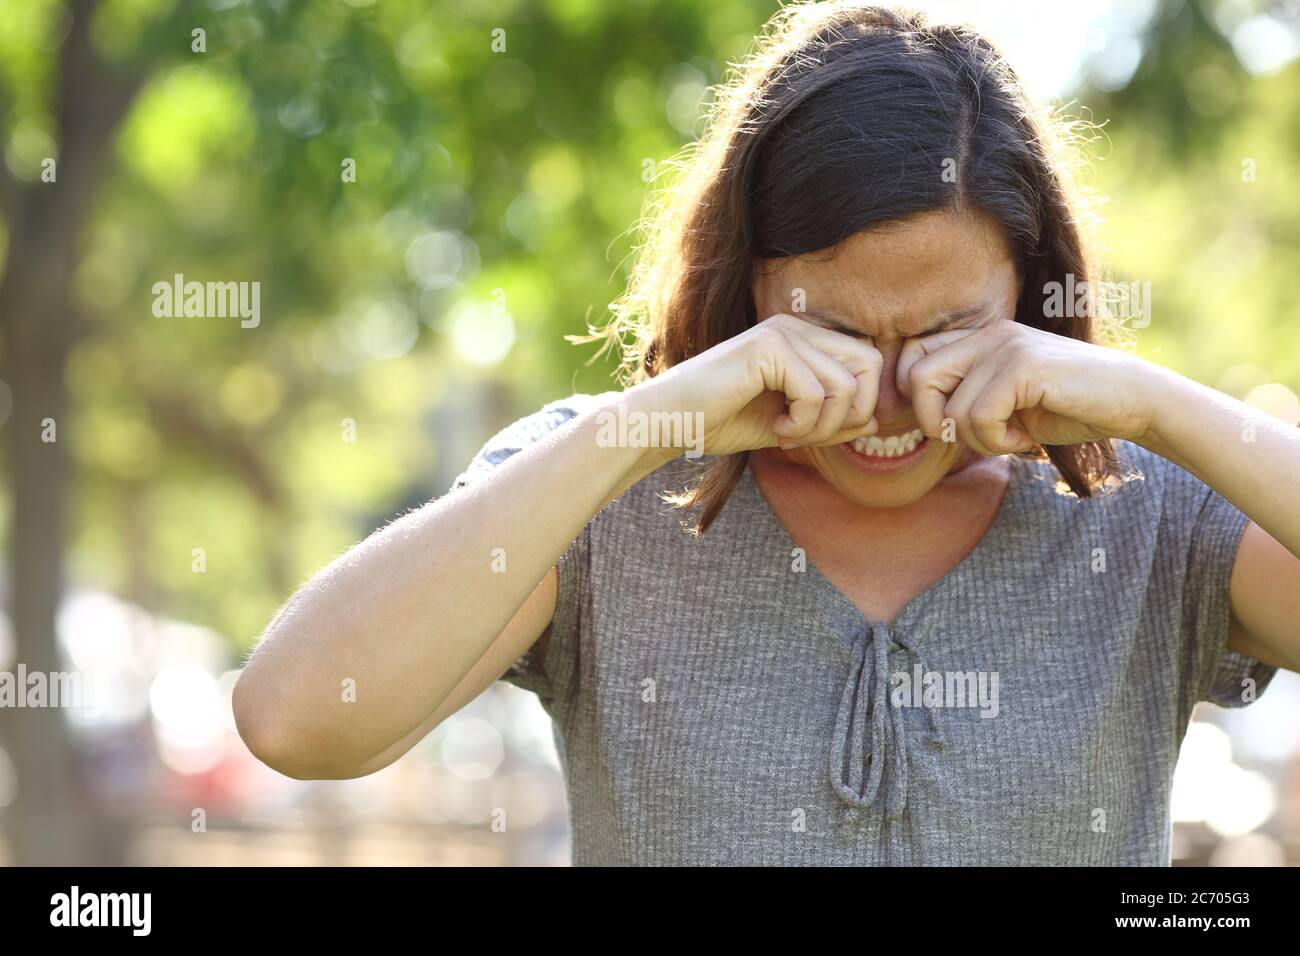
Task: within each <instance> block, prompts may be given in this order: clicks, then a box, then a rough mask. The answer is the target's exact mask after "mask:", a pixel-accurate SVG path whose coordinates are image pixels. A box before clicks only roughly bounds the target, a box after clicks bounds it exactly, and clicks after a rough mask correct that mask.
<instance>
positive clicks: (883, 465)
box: [812, 439, 961, 508]
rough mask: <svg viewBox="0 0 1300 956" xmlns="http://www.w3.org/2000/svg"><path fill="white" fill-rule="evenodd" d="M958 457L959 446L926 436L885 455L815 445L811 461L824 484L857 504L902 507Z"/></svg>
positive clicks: (928, 487)
mask: <svg viewBox="0 0 1300 956" xmlns="http://www.w3.org/2000/svg"><path fill="white" fill-rule="evenodd" d="M960 459H961V450H960V446H958V445H952V444H944V443H942V442H937V441H930V440H928V439H926V440H924V441H922V442H920V443H919V444H918V445H917V447H915V448H914V449H911V450H910V451H903V450H901V449H900V450H899V452H898V453H897V454H896V455H893V456H888V457H886V456H881V455H872V454H864V453H863V452H862V451H860V450H858V449H855V448H854V447H852V446H851V445H847V444H845V445H835V446H832V447H830V448H819V449H817V450H816V457H815V460H814V461H813V462H812V464H813V465H814V467H815V468H816V469H817V471H818V472H819V473H820V474H821V476H822V477H823V478H824V479H825V480H826V481H827V483H828V484H830V485H831V486H832V487H833V488H834V489H835V490H836V491H838V492H839V493H840V494H841V495H842V496H843V497H845V498H846V499H848V500H849V501H851V502H853V503H854V504H856V505H859V506H860V507H863V508H902V507H905V506H906V505H910V504H915V503H916V502H917V501H919V500H920V499H922V498H924V497H925V496H926V494H928V493H929V492H930V490H931V489H933V488H934V486H935V485H937V484H938V483H939V482H940V481H941V480H942V479H943V478H944V476H945V475H947V474H948V472H949V471H951V470H952V468H953V467H954V466H955V465H956V464H957V463H958V461H960Z"/></svg>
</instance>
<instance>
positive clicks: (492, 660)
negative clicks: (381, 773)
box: [359, 568, 560, 776]
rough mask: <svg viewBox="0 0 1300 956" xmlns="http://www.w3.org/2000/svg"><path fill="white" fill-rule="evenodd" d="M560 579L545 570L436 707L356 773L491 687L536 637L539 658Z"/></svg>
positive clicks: (386, 758)
mask: <svg viewBox="0 0 1300 956" xmlns="http://www.w3.org/2000/svg"><path fill="white" fill-rule="evenodd" d="M559 579H560V577H559V571H558V570H557V569H556V568H551V570H549V571H548V572H546V576H545V577H544V578H542V580H541V581H540V582H538V584H537V587H535V588H533V591H532V593H531V594H529V595H528V597H527V598H525V599H524V603H523V604H521V605H520V606H519V610H518V611H516V612H515V616H514V617H512V618H511V619H510V622H509V623H508V624H507V625H506V626H505V629H504V630H503V631H502V632H501V633H500V634H499V635H498V636H497V638H496V640H494V641H493V642H492V643H491V644H489V645H488V649H487V650H486V651H484V652H483V656H482V657H480V658H479V659H478V661H477V662H476V663H475V664H474V666H473V667H471V668H470V669H469V672H468V673H467V674H466V675H465V676H464V677H462V678H461V681H460V683H459V684H457V685H456V687H455V688H454V689H453V690H452V692H451V693H450V694H448V695H447V699H446V700H444V701H443V702H442V704H441V705H440V706H439V707H438V709H437V710H435V711H434V712H433V713H432V714H430V715H429V717H428V719H426V720H425V721H424V723H422V724H420V726H418V727H416V728H415V729H414V730H412V731H411V732H410V733H408V734H407V735H406V736H404V737H403V738H402V739H401V740H399V741H397V742H396V743H395V744H393V745H392V746H391V747H389V748H387V749H386V750H384V751H382V752H380V753H378V754H376V755H375V757H374V758H373V759H372V760H370V761H369V762H368V763H367V765H366V767H365V769H364V770H363V771H362V772H361V774H359V776H361V775H364V774H368V773H374V772H375V771H376V770H380V769H382V768H384V767H387V766H388V765H389V764H390V763H392V762H393V761H395V760H397V759H398V758H399V757H401V756H402V755H403V754H405V753H406V752H407V751H408V750H410V749H411V748H412V747H414V746H415V745H416V744H418V743H419V742H420V741H421V740H423V739H424V738H425V737H426V736H427V735H428V734H429V732H430V731H432V730H433V729H434V728H435V727H437V726H438V725H439V724H440V723H442V722H443V721H444V720H446V719H447V718H448V717H450V716H451V715H452V714H454V713H456V711H458V710H460V709H461V708H462V707H464V706H465V705H466V704H468V703H469V702H470V701H472V700H473V699H474V698H475V697H477V696H478V695H479V694H481V693H483V691H485V690H487V689H488V688H489V687H491V686H492V684H493V683H495V682H496V681H497V679H499V678H500V677H501V675H503V674H504V673H505V672H506V670H507V669H508V668H509V667H510V665H511V664H513V663H514V662H515V661H516V660H518V659H519V658H520V657H521V656H522V655H523V654H524V652H525V651H527V650H528V649H529V648H530V647H532V646H533V645H534V644H535V643H537V642H538V640H539V639H540V640H541V641H542V642H543V644H542V645H540V648H539V655H538V656H539V660H540V657H541V655H542V654H544V653H545V643H544V642H545V640H546V636H547V631H546V629H547V626H548V625H549V624H550V623H551V618H552V617H554V615H555V605H556V598H557V596H558V594H559Z"/></svg>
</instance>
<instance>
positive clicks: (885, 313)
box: [755, 211, 1019, 339]
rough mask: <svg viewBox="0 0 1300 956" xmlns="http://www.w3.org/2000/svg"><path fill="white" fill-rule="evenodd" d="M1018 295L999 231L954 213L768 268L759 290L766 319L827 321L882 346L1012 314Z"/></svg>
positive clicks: (894, 226) (918, 219)
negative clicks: (792, 315) (798, 315)
mask: <svg viewBox="0 0 1300 956" xmlns="http://www.w3.org/2000/svg"><path fill="white" fill-rule="evenodd" d="M1018 291H1019V284H1018V280H1017V275H1016V268H1015V263H1014V261H1013V260H1012V257H1011V252H1010V250H1009V248H1008V247H1007V244H1006V241H1005V240H1004V239H1003V237H1002V234H1001V231H1000V230H999V229H998V227H997V226H996V225H995V224H994V223H993V222H992V221H991V220H989V219H988V218H987V217H985V216H982V215H979V214H976V213H968V212H951V211H943V212H932V213H924V214H921V215H918V216H914V217H912V218H910V219H907V220H904V221H903V222H899V223H891V224H888V225H883V226H877V227H873V228H872V229H870V230H868V231H865V232H860V233H857V234H856V235H853V236H851V237H850V238H848V239H847V240H845V241H844V242H843V243H841V244H840V245H839V246H838V247H837V248H836V249H835V250H833V251H825V252H818V253H811V254H809V255H804V256H797V257H793V258H789V259H779V260H768V261H764V262H762V263H760V268H759V270H758V274H757V278H756V282H755V298H756V305H758V307H759V310H760V311H763V312H768V313H773V312H791V311H802V312H807V313H811V314H814V315H822V316H823V317H826V318H829V319H830V320H831V321H833V322H834V323H835V324H839V325H843V326H847V327H849V328H851V329H853V330H856V331H858V332H860V333H861V334H863V335H869V336H871V337H873V338H880V339H890V338H894V337H898V338H907V337H910V336H915V335H921V334H924V333H926V332H929V331H934V330H935V326H936V325H937V324H938V323H940V322H943V321H945V320H955V319H965V318H970V319H973V320H978V317H979V316H980V315H984V314H992V313H994V312H1005V311H1006V310H1007V309H1008V308H1010V307H1011V306H1012V305H1013V303H1014V302H1015V299H1016V296H1017V294H1018ZM801 306H802V308H801Z"/></svg>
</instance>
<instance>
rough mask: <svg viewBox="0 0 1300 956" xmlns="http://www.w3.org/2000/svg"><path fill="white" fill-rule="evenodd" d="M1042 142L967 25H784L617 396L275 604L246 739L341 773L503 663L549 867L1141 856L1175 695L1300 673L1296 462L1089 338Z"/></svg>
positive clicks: (1240, 696) (546, 424) (721, 141)
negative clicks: (559, 821)
mask: <svg viewBox="0 0 1300 956" xmlns="http://www.w3.org/2000/svg"><path fill="white" fill-rule="evenodd" d="M1050 143H1051V139H1050V137H1049V127H1048V125H1047V124H1046V123H1045V122H1044V121H1042V120H1039V119H1037V118H1036V117H1035V114H1034V112H1033V111H1032V110H1031V108H1030V106H1029V104H1028V102H1027V101H1026V98H1025V95H1024V93H1023V92H1022V90H1021V87H1020V85H1019V83H1018V81H1017V79H1016V77H1015V76H1014V74H1013V73H1012V71H1011V69H1010V68H1009V67H1008V66H1007V64H1006V63H1005V62H1004V60H1003V59H1002V58H1001V56H1000V55H999V54H998V53H997V52H996V51H995V50H994V49H993V48H992V47H991V46H990V45H989V44H988V43H987V41H985V40H984V39H982V38H981V37H980V36H978V35H977V34H975V33H974V32H971V31H970V30H968V29H964V28H954V27H947V26H933V25H928V24H927V23H926V22H925V21H924V20H923V19H921V18H919V17H916V16H913V15H903V14H898V13H894V12H890V11H887V10H882V9H875V8H869V7H860V6H835V7H830V8H827V7H824V6H821V5H819V6H816V7H808V8H805V7H796V8H792V9H790V10H787V11H786V12H784V13H783V14H781V15H779V18H778V21H777V22H776V25H775V29H774V30H773V32H772V34H771V35H770V36H769V37H768V38H767V40H766V42H765V43H764V44H763V45H762V46H761V49H760V51H759V52H758V53H757V54H756V55H755V57H754V58H753V59H752V60H751V61H750V63H749V64H748V66H746V67H745V68H743V69H742V70H740V72H739V74H738V75H737V77H736V78H735V79H734V80H733V82H732V83H731V85H730V86H729V87H728V89H727V90H726V91H725V92H724V95H723V96H722V97H721V98H720V99H719V100H718V105H717V106H716V107H715V113H714V115H713V117H712V123H711V126H710V132H709V134H708V136H707V137H706V139H705V140H704V142H703V143H702V145H701V147H700V149H699V150H698V152H697V154H696V155H695V157H694V158H693V161H692V163H691V164H690V166H689V167H688V169H687V175H686V177H685V178H684V180H683V182H682V183H681V185H680V188H679V190H678V191H677V193H676V194H675V199H674V201H673V202H671V203H669V204H668V205H666V206H664V207H663V208H660V209H658V210H657V216H656V218H655V219H654V222H653V226H652V230H651V232H650V234H649V237H648V239H647V241H646V242H645V244H644V245H643V247H642V249H641V255H640V259H639V260H638V265H637V268H636V270H635V271H634V275H633V281H632V283H631V285H630V287H629V289H628V291H627V294H626V295H625V296H624V297H623V298H622V299H621V300H620V302H618V303H616V305H615V309H614V311H615V315H616V318H617V321H616V322H615V323H614V326H613V327H612V329H611V330H610V334H611V336H612V337H613V338H614V339H616V340H617V341H620V342H632V343H633V344H632V346H631V349H630V353H629V354H630V355H631V361H632V362H633V363H634V366H635V369H636V375H635V377H634V380H633V383H632V384H631V385H630V387H628V388H627V389H626V390H625V391H623V392H621V393H610V394H606V395H599V396H577V397H574V398H572V399H569V400H566V401H563V402H559V403H556V404H554V405H551V406H548V407H547V408H546V409H544V410H543V411H542V412H540V413H538V414H537V415H534V416H531V417H529V418H527V419H524V420H523V421H521V422H519V423H517V424H516V425H515V426H514V427H512V428H511V429H508V430H507V431H506V432H504V433H502V434H501V435H499V436H497V438H496V439H494V440H493V441H492V442H491V443H490V444H489V445H488V446H487V447H486V448H485V449H484V450H483V452H482V453H480V455H479V456H478V457H477V458H476V459H475V461H474V462H473V463H472V465H471V466H470V468H469V469H468V470H467V471H466V473H465V474H464V475H463V476H462V477H461V479H460V480H458V482H457V488H456V490H454V492H453V493H452V494H449V495H447V496H446V497H444V498H442V499H441V500H438V501H436V502H433V503H430V504H429V505H426V506H425V507H424V508H422V509H420V510H419V511H416V512H414V513H412V514H409V515H406V516H405V517H403V518H402V519H401V520H399V521H396V522H394V523H393V524H391V525H389V526H388V527H386V528H385V529H383V530H382V531H380V532H378V533H376V534H374V535H372V536H371V537H370V538H369V539H367V540H366V541H364V542H362V543H361V544H359V545H357V546H356V547H355V548H353V549H352V550H351V551H350V552H348V553H347V554H345V555H344V556H342V557H341V558H339V559H338V560H336V561H335V562H334V563H333V564H331V565H330V566H329V567H327V568H326V569H325V570H323V571H321V572H320V573H319V574H318V575H317V576H316V577H315V578H314V579H313V580H312V581H311V582H309V583H308V584H307V585H306V586H305V587H304V588H303V589H302V590H301V591H300V592H299V593H298V594H297V595H295V596H294V598H293V599H292V600H291V601H290V602H289V603H288V605H287V606H286V607H285V608H284V609H283V610H282V611H281V613H280V614H279V615H278V616H277V617H276V618H275V620H274V621H273V622H272V623H271V625H270V627H269V628H268V631H267V634H266V636H265V639H264V640H263V642H262V644H261V646H260V647H259V648H258V650H257V652H256V653H255V654H254V655H253V657H252V659H251V660H250V662H249V664H248V666H247V668H246V669H245V671H244V674H243V676H242V677H241V679H240V681H239V684H238V686H237V688H236V694H235V712H236V717H237V720H238V723H239V727H240V731H241V733H242V735H243V737H244V739H245V741H247V743H248V745H249V746H250V748H251V749H252V750H253V752H254V753H255V754H257V755H258V756H259V757H260V758H261V759H262V760H264V761H265V762H266V763H268V764H270V765H271V766H272V767H274V768H276V769H278V770H280V771H282V772H284V773H286V774H289V775H291V776H297V777H354V776H358V775H361V774H366V773H370V772H372V771H374V770H377V769H379V768H381V767H383V766H385V765H387V764H389V763H391V762H392V761H393V760H395V759H397V757H399V756H400V755H401V754H403V753H405V752H406V751H407V750H408V749H409V748H410V747H411V746H412V745H414V744H415V743H416V742H417V741H419V740H420V739H421V738H422V737H423V736H424V735H426V734H427V733H428V732H429V731H430V730H431V729H432V728H433V727H435V726H436V725H437V724H438V723H439V722H440V721H442V720H443V719H444V718H446V717H447V716H449V715H450V714H453V713H455V712H456V711H457V710H458V709H459V708H461V707H462V706H464V705H465V704H466V703H467V702H469V701H470V700H472V699H473V698H474V697H475V696H476V695H478V694H479V693H480V692H481V691H483V690H484V689H485V688H486V687H487V686H488V685H490V684H491V683H492V682H493V681H495V680H497V679H498V678H502V677H504V678H505V679H506V680H509V681H512V682H514V683H516V684H517V685H519V686H522V687H526V688H529V689H531V690H534V691H536V693H537V694H538V695H539V696H540V698H541V700H542V702H543V704H544V705H545V706H546V708H547V710H548V712H549V713H550V714H551V716H552V717H553V719H554V721H555V724H556V731H557V738H558V741H559V744H560V751H561V754H562V759H563V764H564V769H565V774H566V778H567V783H568V787H569V803H570V820H571V823H572V829H573V855H574V860H575V862H578V863H601V864H605V863H721V862H728V863H853V864H887V863H915V864H932V863H937V864H1000V863H1066V864H1101V865H1113V864H1167V863H1168V862H1169V857H1170V847H1169V832H1170V825H1169V824H1170V818H1169V801H1170V786H1171V779H1172V775H1173V770H1174V764H1175V761H1176V759H1177V755H1178V748H1179V745H1180V743H1181V740H1182V737H1183V734H1184V732H1185V730H1186V727H1187V724H1188V721H1189V719H1190V716H1191V712H1192V708H1193V706H1194V705H1195V704H1196V702H1197V701H1199V700H1212V701H1215V702H1217V703H1219V704H1221V705H1224V706H1240V705H1242V704H1244V703H1249V702H1250V701H1251V700H1253V699H1254V698H1255V697H1256V696H1257V695H1258V693H1259V692H1260V691H1262V690H1263V688H1264V686H1265V685H1266V684H1267V683H1268V681H1269V679H1270V678H1271V677H1272V675H1273V674H1274V673H1275V670H1276V668H1277V667H1291V668H1296V667H1297V665H1298V664H1300V630H1298V629H1297V627H1296V625H1295V623H1294V622H1295V621H1296V620H1297V619H1298V618H1300V599H1298V598H1297V595H1300V560H1297V558H1296V555H1300V513H1298V512H1297V509H1296V508H1295V506H1294V504H1293V502H1294V500H1295V498H1296V494H1297V491H1300V434H1298V433H1297V432H1296V430H1295V429H1292V428H1290V427H1286V426H1284V425H1283V424H1282V423H1280V422H1278V421H1276V420H1274V419H1271V418H1269V417H1268V416H1265V415H1263V414H1260V413H1258V412H1256V411H1254V410H1252V409H1251V408H1249V407H1247V406H1245V405H1242V404H1240V403H1238V402H1235V401H1233V400H1231V399H1228V398H1226V397H1225V396H1223V395H1220V394H1218V393H1216V392H1214V391H1212V390H1210V389H1208V388H1204V387H1202V386H1200V385H1198V384H1196V383H1194V382H1191V381H1188V380H1186V379H1184V378H1181V377H1179V376H1177V375H1175V374H1173V373H1171V372H1169V371H1166V370H1164V369H1161V368H1158V367H1156V366H1154V365H1152V364H1149V363H1147V362H1145V361H1142V360H1139V359H1138V358H1136V357H1134V356H1133V355H1131V354H1130V353H1127V352H1123V351H1119V350H1115V349H1111V348H1107V347H1104V346H1102V345H1100V344H1097V340H1098V339H1099V338H1100V336H1101V333H1102V331H1103V330H1102V329H1101V327H1100V324H1101V323H1100V321H1099V319H1100V315H1101V313H1102V311H1103V310H1102V309H1101V308H1100V307H1099V303H1100V298H1101V297H1098V296H1096V295H1093V296H1091V297H1090V296H1088V295H1080V296H1076V295H1075V294H1073V293H1072V294H1071V295H1070V296H1069V297H1068V300H1066V301H1064V303H1063V301H1062V295H1061V291H1062V290H1065V289H1070V290H1080V289H1089V288H1095V286H1089V285H1087V283H1088V282H1089V280H1090V279H1093V277H1092V274H1091V272H1090V269H1091V266H1090V263H1089V259H1088V256H1087V254H1086V251H1085V248H1084V241H1083V238H1082V236H1081V233H1080V229H1079V226H1078V222H1079V207H1078V205H1077V203H1076V201H1075V200H1074V199H1073V198H1072V195H1071V191H1070V189H1069V187H1068V185H1067V183H1066V181H1065V179H1064V175H1063V165H1062V163H1061V161H1060V160H1059V159H1058V158H1057V157H1056V154H1055V153H1054V152H1053V149H1052V148H1051V146H1050ZM1093 281H1095V279H1094V280H1093ZM1063 304H1064V307H1063V308H1062V305H1063ZM1075 306H1078V307H1077V308H1076V307H1075ZM695 423H699V424H700V426H701V431H700V432H699V433H698V434H692V433H693V425H694V424H695ZM701 436H702V440H701ZM665 444H668V445H673V446H675V447H664V445H665ZM687 445H690V446H691V447H689V448H685V450H686V452H687V456H688V458H690V457H694V451H698V450H702V451H703V452H704V453H705V454H706V456H707V457H706V458H704V459H703V461H690V460H687V461H679V462H674V459H675V458H678V457H680V456H681V455H682V452H683V450H684V447H683V446H687ZM701 467H702V468H703V469H704V472H703V475H702V480H700V481H698V482H695V481H690V483H689V484H687V485H684V484H683V480H684V479H683V474H685V475H686V479H688V480H689V479H690V476H691V475H693V474H696V472H697V469H699V468H701ZM665 492H675V495H673V496H671V505H675V506H676V508H677V509H680V510H675V509H674V507H672V506H671V505H670V504H668V503H666V501H665V497H664V493H665ZM686 525H689V526H690V527H689V528H687V527H685V526H686ZM691 532H694V533H691ZM341 686H343V687H347V688H354V689H355V693H354V694H352V693H341V692H340V687H341ZM503 809H505V810H506V813H507V819H508V818H509V812H510V808H509V807H506V808H503Z"/></svg>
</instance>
